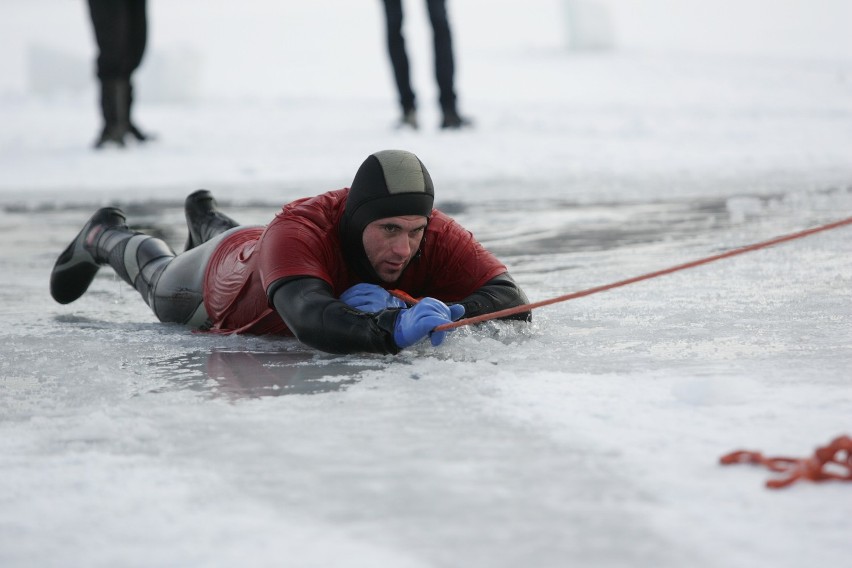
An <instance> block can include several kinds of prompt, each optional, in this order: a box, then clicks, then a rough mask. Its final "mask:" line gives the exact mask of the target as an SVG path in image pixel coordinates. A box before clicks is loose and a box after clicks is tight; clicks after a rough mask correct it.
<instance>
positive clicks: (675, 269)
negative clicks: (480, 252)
mask: <svg viewBox="0 0 852 568" xmlns="http://www.w3.org/2000/svg"><path fill="white" fill-rule="evenodd" d="M850 224H852V217H849V218H847V219H843V220H841V221H835V222H834V223H828V224H827V225H820V226H819V227H813V228H810V229H805V230H804V231H799V232H797V233H791V234H789V235H783V236H780V237H776V238H774V239H770V240H768V241H763V242H760V243H755V244H752V245H748V246H744V247H741V248H738V249H733V250H729V251H727V252H723V253H721V254H714V255H713V256H708V257H706V258H701V259H699V260H693V261H692V262H687V263H684V264H678V265H677V266H672V267H670V268H665V269H663V270H657V271H655V272H649V273H648V274H643V275H641V276H635V277H633V278H628V279H626V280H619V281H618V282H613V283H612V284H606V285H604V286H596V287H594V288H589V289H588V290H581V291H580V292H574V293H571V294H565V295H564V296H557V297H556V298H551V299H549V300H541V301H540V302H533V303H531V304H524V305H522V306H516V307H514V308H508V309H505V310H500V311H498V312H491V313H489V314H483V315H481V316H476V317H472V318H467V319H461V320H459V321H454V322H451V323H445V324H443V325H439V326H438V327H436V328H435V331H447V330H450V329H455V328H457V327H461V326H463V325H472V324H475V323H480V322H484V321H488V320H492V319H498V318H503V317H507V316H512V315H515V314H519V313H523V312H528V311H530V310H534V309H536V308H541V307H544V306H549V305H550V304H556V303H558V302H565V301H568V300H573V299H575V298H582V297H583V296H590V295H592V294H597V293H598V292H604V291H606V290H612V289H613V288H619V287H621V286H627V285H628V284H634V283H636V282H641V281H642V280H649V279H651V278H657V277H659V276H664V275H666V274H671V273H672V272H678V271H680V270H686V269H687V268H695V267H696V266H701V265H702V264H708V263H710V262H714V261H716V260H722V259H723V258H730V257H732V256H737V255H740V254H745V253H747V252H751V251H755V250H760V249H763V248H767V247H771V246H773V245H777V244H780V243H784V242H787V241H792V240H794V239H801V238H803V237H807V236H809V235H813V234H814V233H820V232H822V231H828V230H830V229H836V228H838V227H842V226H844V225H850Z"/></svg>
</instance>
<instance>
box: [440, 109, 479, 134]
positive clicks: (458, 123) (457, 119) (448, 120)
mask: <svg viewBox="0 0 852 568" xmlns="http://www.w3.org/2000/svg"><path fill="white" fill-rule="evenodd" d="M471 126H473V122H471V120H470V119H469V118H465V117H463V116H460V115H459V113H458V111H457V110H456V109H455V108H445V109H444V119H443V120H442V121H441V128H444V129H453V130H460V129H462V128H468V127H471Z"/></svg>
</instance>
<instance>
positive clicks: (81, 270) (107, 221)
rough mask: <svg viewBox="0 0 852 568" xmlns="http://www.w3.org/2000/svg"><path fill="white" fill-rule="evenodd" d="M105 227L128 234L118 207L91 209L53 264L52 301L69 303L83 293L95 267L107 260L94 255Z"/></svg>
mask: <svg viewBox="0 0 852 568" xmlns="http://www.w3.org/2000/svg"><path fill="white" fill-rule="evenodd" d="M108 229H119V230H122V231H127V232H128V233H129V234H131V235H132V233H130V230H129V229H128V228H127V225H126V224H125V217H124V213H122V212H121V210H120V209H116V208H115V207H104V208H103V209H99V210H98V211H97V212H95V214H94V215H92V218H91V219H89V221H88V223H86V224H85V225H84V226H83V229H82V230H81V231H80V232H79V233H78V234H77V236H76V237H74V240H73V241H71V244H70V245H68V247H67V248H66V249H65V250H64V251H63V252H62V254H60V255H59V258H58V259H56V264H54V265H53V272H51V273H50V295H51V296H53V299H54V300H56V301H57V302H59V303H60V304H70V303H71V302H73V301H74V300H76V299H77V298H79V297H80V296H82V295H83V294H84V293H85V292H86V290H87V289H88V288H89V285H90V284H91V283H92V280H94V279H95V274H97V272H98V269H100V267H101V266H102V265H104V264H106V263H107V261H108V258H107V257H98V256H97V255H96V253H95V251H97V249H98V247H97V245H98V243H99V242H100V239H101V237H102V236H103V234H104V232H105V231H107V230H108Z"/></svg>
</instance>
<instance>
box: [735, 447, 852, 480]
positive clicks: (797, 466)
mask: <svg viewBox="0 0 852 568" xmlns="http://www.w3.org/2000/svg"><path fill="white" fill-rule="evenodd" d="M719 462H720V463H721V464H722V465H731V464H737V463H748V464H756V465H763V466H766V467H767V468H769V470H771V471H777V472H780V473H785V474H787V475H786V477H782V478H780V479H770V480H769V481H767V482H766V486H767V487H769V488H770V489H780V488H782V487H787V486H788V485H791V484H793V483H795V482H796V481H798V480H800V479H807V480H810V481H828V480H830V479H834V480H838V481H852V438H850V437H849V436H839V437H837V438H835V439H834V440H832V441H831V443H829V444H828V445H827V446H825V447H822V448H817V449H816V451H815V452H814V456H813V457H812V458H782V457H776V458H767V457H764V456H763V454H761V453H760V452H752V451H747V450H738V451H736V452H731V453H730V454H726V455H724V456H722V457H721V458H719ZM827 467H831V468H832V469H836V470H843V471H842V472H841V471H829V470H828V469H826V468H827Z"/></svg>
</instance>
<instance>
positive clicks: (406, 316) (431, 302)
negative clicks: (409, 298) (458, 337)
mask: <svg viewBox="0 0 852 568" xmlns="http://www.w3.org/2000/svg"><path fill="white" fill-rule="evenodd" d="M463 315H464V306H462V305H459V304H456V305H453V306H448V305H446V304H445V303H443V302H441V301H439V300H436V299H435V298H423V299H422V300H420V302H419V303H417V304H415V305H414V306H413V307H411V308H408V309H407V310H402V311H401V312H399V316H397V318H396V323H395V324H394V328H393V340H394V341H395V342H396V344H397V345H398V346H399V348H400V349H405V348H406V347H410V346H412V345H414V344H415V343H417V342H418V341H420V340H421V339H424V338H425V337H426V336H427V335H428V336H430V337H431V338H432V345H440V344H441V342H442V341H444V337H445V336H446V335H447V333H449V332H447V331H436V332H434V333H432V330H433V329H435V328H436V327H438V326H439V325H443V324H445V323H450V322H451V321H455V320H457V319H459V318H460V317H462V316H463Z"/></svg>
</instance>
